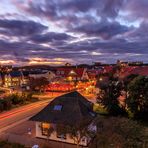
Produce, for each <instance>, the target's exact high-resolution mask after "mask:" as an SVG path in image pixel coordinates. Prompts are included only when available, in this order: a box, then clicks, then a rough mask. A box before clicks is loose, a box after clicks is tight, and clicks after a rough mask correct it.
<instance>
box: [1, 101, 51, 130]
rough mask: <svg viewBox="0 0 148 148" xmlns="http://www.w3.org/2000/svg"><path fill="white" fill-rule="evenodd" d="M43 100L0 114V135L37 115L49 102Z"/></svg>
mask: <svg viewBox="0 0 148 148" xmlns="http://www.w3.org/2000/svg"><path fill="white" fill-rule="evenodd" d="M51 100H52V99H50V100H44V101H39V102H36V103H32V104H29V105H25V106H21V107H19V108H15V109H12V110H10V111H7V112H4V113H1V114H0V133H1V132H3V131H5V130H7V129H9V128H11V127H13V126H16V125H17V124H20V123H21V122H24V121H26V120H28V119H29V118H30V117H31V116H33V115H35V114H36V113H38V112H39V111H40V110H41V109H43V108H44V107H45V106H46V105H47V104H48V103H49V102H50V101H51Z"/></svg>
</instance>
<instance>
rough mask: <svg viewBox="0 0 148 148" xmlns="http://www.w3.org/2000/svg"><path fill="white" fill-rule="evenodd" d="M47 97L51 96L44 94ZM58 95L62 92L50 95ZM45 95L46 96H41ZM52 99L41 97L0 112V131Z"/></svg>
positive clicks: (20, 121)
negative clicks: (34, 101) (38, 99)
mask: <svg viewBox="0 0 148 148" xmlns="http://www.w3.org/2000/svg"><path fill="white" fill-rule="evenodd" d="M46 95H47V96H48V97H49V96H51V95H49V94H46ZM59 95H62V93H61V94H60V93H57V94H55V95H53V96H52V97H53V98H54V97H57V96H59ZM43 97H46V96H43ZM88 98H89V99H88V100H90V101H92V102H93V99H92V100H91V99H90V98H93V97H92V96H91V97H90V96H89V97H88ZM51 100H52V99H45V100H44V99H43V101H39V102H36V103H32V104H29V105H25V106H21V107H19V108H15V109H12V110H10V111H7V112H4V113H1V114H0V133H2V132H3V131H5V130H7V129H9V128H11V127H13V126H16V125H17V124H20V123H23V122H24V121H27V120H28V119H29V118H30V117H32V116H33V115H35V114H36V113H38V112H39V111H40V110H41V109H43V108H44V107H45V106H46V105H47V104H48V103H49V102H50V101H51Z"/></svg>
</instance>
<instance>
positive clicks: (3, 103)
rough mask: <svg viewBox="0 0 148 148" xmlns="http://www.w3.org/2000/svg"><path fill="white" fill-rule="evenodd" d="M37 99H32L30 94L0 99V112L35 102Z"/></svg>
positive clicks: (13, 95)
mask: <svg viewBox="0 0 148 148" xmlns="http://www.w3.org/2000/svg"><path fill="white" fill-rule="evenodd" d="M36 101H38V99H37V98H33V97H32V94H31V93H22V94H12V95H9V96H7V97H5V98H3V99H0V112H2V111H4V110H9V109H11V108H12V107H14V106H18V105H22V104H26V103H30V102H36Z"/></svg>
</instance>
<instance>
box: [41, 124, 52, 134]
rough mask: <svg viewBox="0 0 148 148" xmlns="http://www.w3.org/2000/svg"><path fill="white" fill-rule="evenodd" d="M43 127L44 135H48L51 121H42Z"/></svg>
mask: <svg viewBox="0 0 148 148" xmlns="http://www.w3.org/2000/svg"><path fill="white" fill-rule="evenodd" d="M41 127H42V135H48V134H49V128H50V124H49V123H42V124H41Z"/></svg>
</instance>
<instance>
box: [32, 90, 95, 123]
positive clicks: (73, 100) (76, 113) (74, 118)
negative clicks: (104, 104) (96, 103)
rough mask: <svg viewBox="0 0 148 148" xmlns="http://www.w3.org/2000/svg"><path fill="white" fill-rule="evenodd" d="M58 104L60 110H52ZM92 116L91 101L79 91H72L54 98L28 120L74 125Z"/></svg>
mask: <svg viewBox="0 0 148 148" xmlns="http://www.w3.org/2000/svg"><path fill="white" fill-rule="evenodd" d="M58 105H61V106H62V108H61V110H60V111H57V110H54V108H55V106H58ZM94 117H95V113H94V112H93V110H92V103H91V102H89V101H88V100H86V98H85V97H83V96H82V95H81V94H80V93H78V92H77V91H74V92H70V93H67V94H65V95H62V96H59V97H57V98H55V99H54V100H53V101H52V102H50V103H49V104H48V105H47V106H46V107H45V108H44V109H43V110H42V111H40V112H39V113H38V114H36V115H35V116H33V117H32V118H31V119H30V120H33V121H39V122H48V123H54V124H64V125H75V124H76V123H79V122H83V121H84V120H90V121H91V120H92V119H93V118H94Z"/></svg>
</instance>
